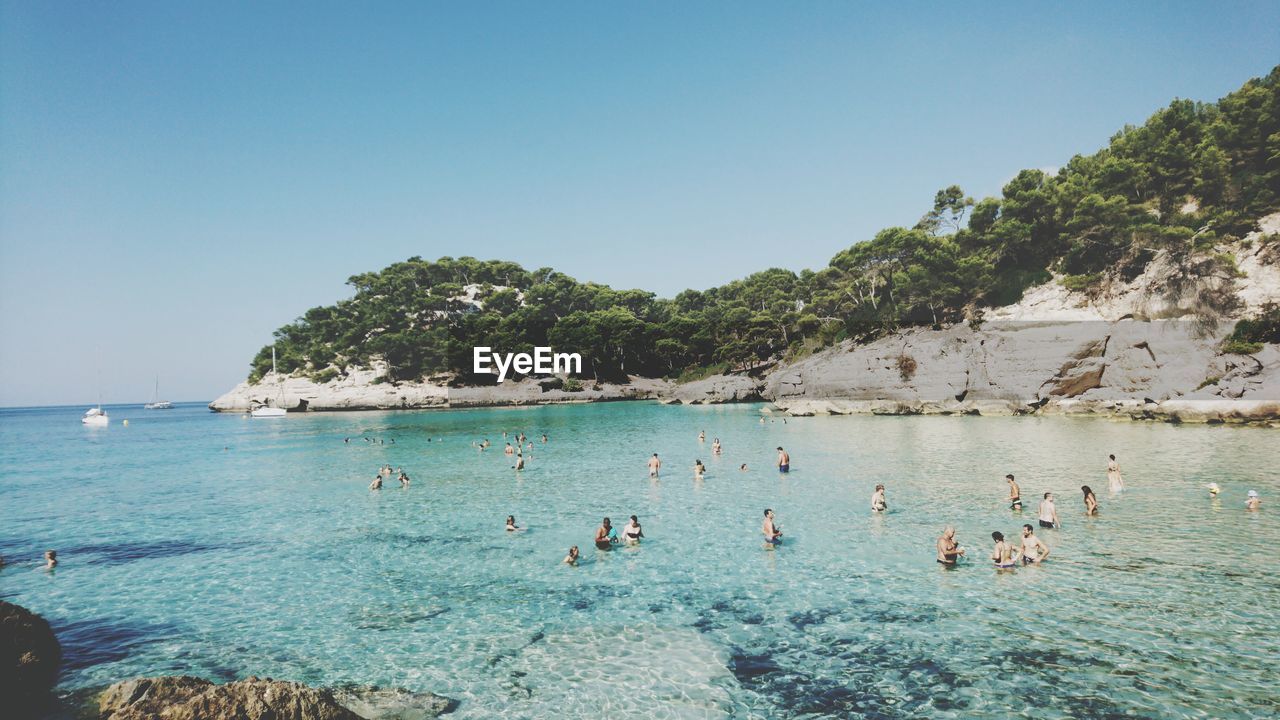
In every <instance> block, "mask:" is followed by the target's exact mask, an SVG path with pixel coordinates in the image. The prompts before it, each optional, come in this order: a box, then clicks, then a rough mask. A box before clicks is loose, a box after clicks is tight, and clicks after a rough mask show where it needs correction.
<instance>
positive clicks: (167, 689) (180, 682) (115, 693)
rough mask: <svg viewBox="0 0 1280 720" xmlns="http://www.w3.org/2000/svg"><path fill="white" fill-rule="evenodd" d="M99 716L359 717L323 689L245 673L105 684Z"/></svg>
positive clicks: (141, 719)
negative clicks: (216, 680)
mask: <svg viewBox="0 0 1280 720" xmlns="http://www.w3.org/2000/svg"><path fill="white" fill-rule="evenodd" d="M98 712H99V717H100V718H101V720H157V719H158V720H361V718H360V716H359V715H357V714H355V713H354V712H352V711H351V710H348V709H347V708H345V707H343V706H342V705H340V704H339V703H338V701H337V700H336V699H334V697H333V694H332V693H331V692H329V691H328V690H322V689H314V688H309V687H307V686H306V685H301V684H299V683H292V682H282V681H278V680H270V679H259V678H256V677H251V678H248V679H245V680H240V681H238V682H233V683H227V684H226V685H215V684H213V683H211V682H209V681H208V680H203V679H201V678H195V677H189V676H185V675H183V676H178V677H154V678H136V679H133V680H126V681H124V682H119V683H116V684H115V685H112V686H111V687H109V688H107V690H106V691H105V692H103V693H102V696H101V697H100V698H99V700H98Z"/></svg>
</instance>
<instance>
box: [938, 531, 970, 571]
mask: <svg viewBox="0 0 1280 720" xmlns="http://www.w3.org/2000/svg"><path fill="white" fill-rule="evenodd" d="M962 557H964V548H962V547H960V543H958V542H956V529H955V528H953V527H951V526H950V525H948V526H946V527H945V528H943V530H942V535H941V536H940V537H939V538H938V562H939V563H942V564H943V565H955V564H956V562H957V561H958V560H959V559H960V558H962Z"/></svg>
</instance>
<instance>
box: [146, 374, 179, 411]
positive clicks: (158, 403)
mask: <svg viewBox="0 0 1280 720" xmlns="http://www.w3.org/2000/svg"><path fill="white" fill-rule="evenodd" d="M142 408H143V409H144V410H172V409H173V403H171V402H169V401H168V400H161V399H160V376H159V375H157V376H156V394H155V395H153V396H152V397H151V402H149V403H147V404H146V405H143V406H142Z"/></svg>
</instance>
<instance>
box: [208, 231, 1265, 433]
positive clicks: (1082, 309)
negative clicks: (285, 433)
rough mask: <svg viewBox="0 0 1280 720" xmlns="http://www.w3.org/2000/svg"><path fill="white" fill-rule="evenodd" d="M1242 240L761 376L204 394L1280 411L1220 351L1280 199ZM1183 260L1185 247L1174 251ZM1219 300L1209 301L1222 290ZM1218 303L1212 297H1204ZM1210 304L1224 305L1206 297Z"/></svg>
mask: <svg viewBox="0 0 1280 720" xmlns="http://www.w3.org/2000/svg"><path fill="white" fill-rule="evenodd" d="M1259 228H1260V229H1259V230H1258V231H1256V232H1253V233H1250V234H1249V235H1248V236H1246V237H1245V238H1243V239H1242V240H1240V241H1238V242H1234V243H1228V244H1222V245H1219V246H1217V247H1214V248H1212V250H1211V252H1212V254H1213V257H1215V258H1218V259H1220V260H1221V259H1224V258H1226V259H1229V262H1227V263H1226V265H1227V266H1229V267H1232V268H1234V270H1233V272H1232V273H1230V274H1226V273H1216V274H1215V273H1208V274H1203V273H1202V274H1196V273H1189V272H1188V270H1187V268H1186V267H1185V266H1184V265H1180V264H1179V263H1180V261H1178V260H1175V259H1174V258H1173V257H1172V256H1171V255H1170V254H1169V253H1168V252H1166V251H1161V252H1160V253H1158V254H1157V255H1156V257H1155V258H1153V259H1152V261H1151V262H1150V263H1148V265H1147V266H1146V268H1145V270H1144V271H1143V272H1142V274H1141V275H1139V276H1137V277H1135V278H1133V279H1130V280H1122V279H1120V278H1118V277H1112V278H1110V279H1108V280H1107V281H1106V282H1104V283H1102V284H1101V286H1099V287H1094V288H1092V289H1091V290H1088V291H1078V290H1071V289H1069V288H1068V287H1066V286H1065V285H1064V284H1063V282H1061V278H1058V279H1054V280H1050V281H1049V282H1046V283H1043V284H1041V285H1038V286H1036V287H1033V288H1030V289H1028V290H1027V291H1026V292H1025V293H1024V294H1023V297H1022V299H1021V300H1020V301H1019V302H1018V303H1016V304H1014V305H1009V306H1005V307H1000V308H995V309H992V310H990V311H988V312H987V313H985V315H983V316H982V317H980V318H975V319H974V320H971V321H969V322H967V323H962V324H958V325H953V326H950V327H944V328H932V329H931V328H912V329H907V330H904V331H901V332H898V333H893V334H890V335H886V336H884V337H881V338H879V339H877V340H875V341H873V342H869V343H863V344H856V343H852V342H849V341H845V342H843V343H841V344H839V345H836V346H834V347H829V348H826V349H824V350H821V351H819V352H816V353H814V354H812V355H809V356H806V357H802V358H799V359H794V360H791V361H789V362H782V363H779V364H777V365H775V366H773V367H771V368H769V370H768V372H766V373H763V374H761V375H760V376H751V375H744V374H730V375H715V376H712V377H708V378H704V379H701V380H697V381H694V382H689V383H683V384H682V383H676V382H672V381H670V380H664V379H653V378H641V377H632V378H630V382H628V383H621V384H614V383H596V382H594V381H591V380H582V379H578V380H577V381H576V382H577V383H578V385H579V386H580V387H579V386H574V384H573V382H570V381H569V379H568V378H565V377H560V378H540V379H535V378H526V379H524V380H521V381H518V382H515V381H507V382H504V383H501V384H499V385H493V386H487V387H462V388H457V387H449V386H448V385H447V384H446V383H445V381H444V379H439V378H438V379H436V380H435V381H434V382H421V383H407V382H404V383H393V382H384V380H383V379H384V378H385V372H386V368H385V367H381V366H378V365H375V366H374V367H372V368H348V369H347V370H346V372H345V373H344V375H343V376H342V377H340V378H336V379H334V380H331V381H329V382H328V383H324V384H319V383H315V382H313V381H311V380H309V379H307V378H305V377H292V376H290V377H277V376H274V375H268V377H266V378H264V379H263V380H262V381H261V382H259V383H257V384H249V383H248V382H243V383H240V384H239V385H237V386H236V387H235V388H233V389H232V390H231V391H230V392H228V393H226V394H225V395H223V396H221V397H219V398H218V399H217V400H214V401H213V402H212V403H210V404H209V407H210V409H212V410H214V411H217V412H249V411H250V410H251V409H252V408H254V407H257V406H259V405H264V404H271V405H278V404H281V402H280V398H281V397H283V398H284V400H283V404H284V406H285V407H287V408H288V409H289V410H290V411H305V412H311V411H337V410H393V409H415V410H416V409H445V408H467V407H492V406H511V405H543V404H558V403H579V402H604V401H614V400H658V401H661V402H664V403H681V404H714V403H730V402H759V401H765V402H771V403H773V404H774V405H775V406H777V407H778V408H779V409H781V410H782V411H784V412H787V413H790V414H792V415H800V416H806V415H818V414H838V415H843V414H875V415H933V414H937V415H1092V416H1103V417H1110V418H1116V419H1132V420H1165V421H1170V422H1189V423H1262V424H1271V425H1277V424H1280V346H1276V345H1267V346H1264V347H1263V349H1262V350H1261V351H1260V352H1257V353H1254V354H1252V355H1239V354H1229V353H1224V352H1223V351H1222V347H1223V339H1224V338H1225V337H1226V336H1227V335H1228V334H1229V333H1230V331H1231V329H1232V328H1233V327H1234V325H1235V323H1236V321H1238V320H1240V319H1242V318H1245V317H1251V316H1254V315H1256V314H1258V313H1259V312H1261V311H1262V309H1263V308H1264V307H1266V306H1267V305H1268V304H1269V303H1280V264H1278V263H1277V262H1276V257H1275V256H1276V254H1277V253H1276V251H1275V242H1274V240H1272V241H1271V242H1270V244H1268V242H1264V240H1265V239H1266V238H1274V237H1275V236H1276V235H1280V213H1275V214H1272V215H1269V216H1267V217H1265V218H1263V219H1262V220H1261V221H1259ZM1181 262H1183V263H1185V260H1183V261H1181ZM1224 298H1225V299H1227V300H1228V301H1229V302H1222V300H1223V299H1224ZM1215 307H1218V308H1219V309H1214V308H1215ZM1221 308H1225V309H1221Z"/></svg>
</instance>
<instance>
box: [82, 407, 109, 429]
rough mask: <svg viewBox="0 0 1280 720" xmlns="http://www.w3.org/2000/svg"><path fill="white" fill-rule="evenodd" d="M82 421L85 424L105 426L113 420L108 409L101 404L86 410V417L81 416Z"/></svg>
mask: <svg viewBox="0 0 1280 720" xmlns="http://www.w3.org/2000/svg"><path fill="white" fill-rule="evenodd" d="M80 422H82V423H84V424H85V425H94V426H97V427H104V426H106V424H107V423H109V422H111V420H110V418H108V417H107V411H106V410H103V409H102V406H101V405H99V406H98V407H91V408H89V409H88V410H85V411H84V417H82V418H80Z"/></svg>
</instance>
